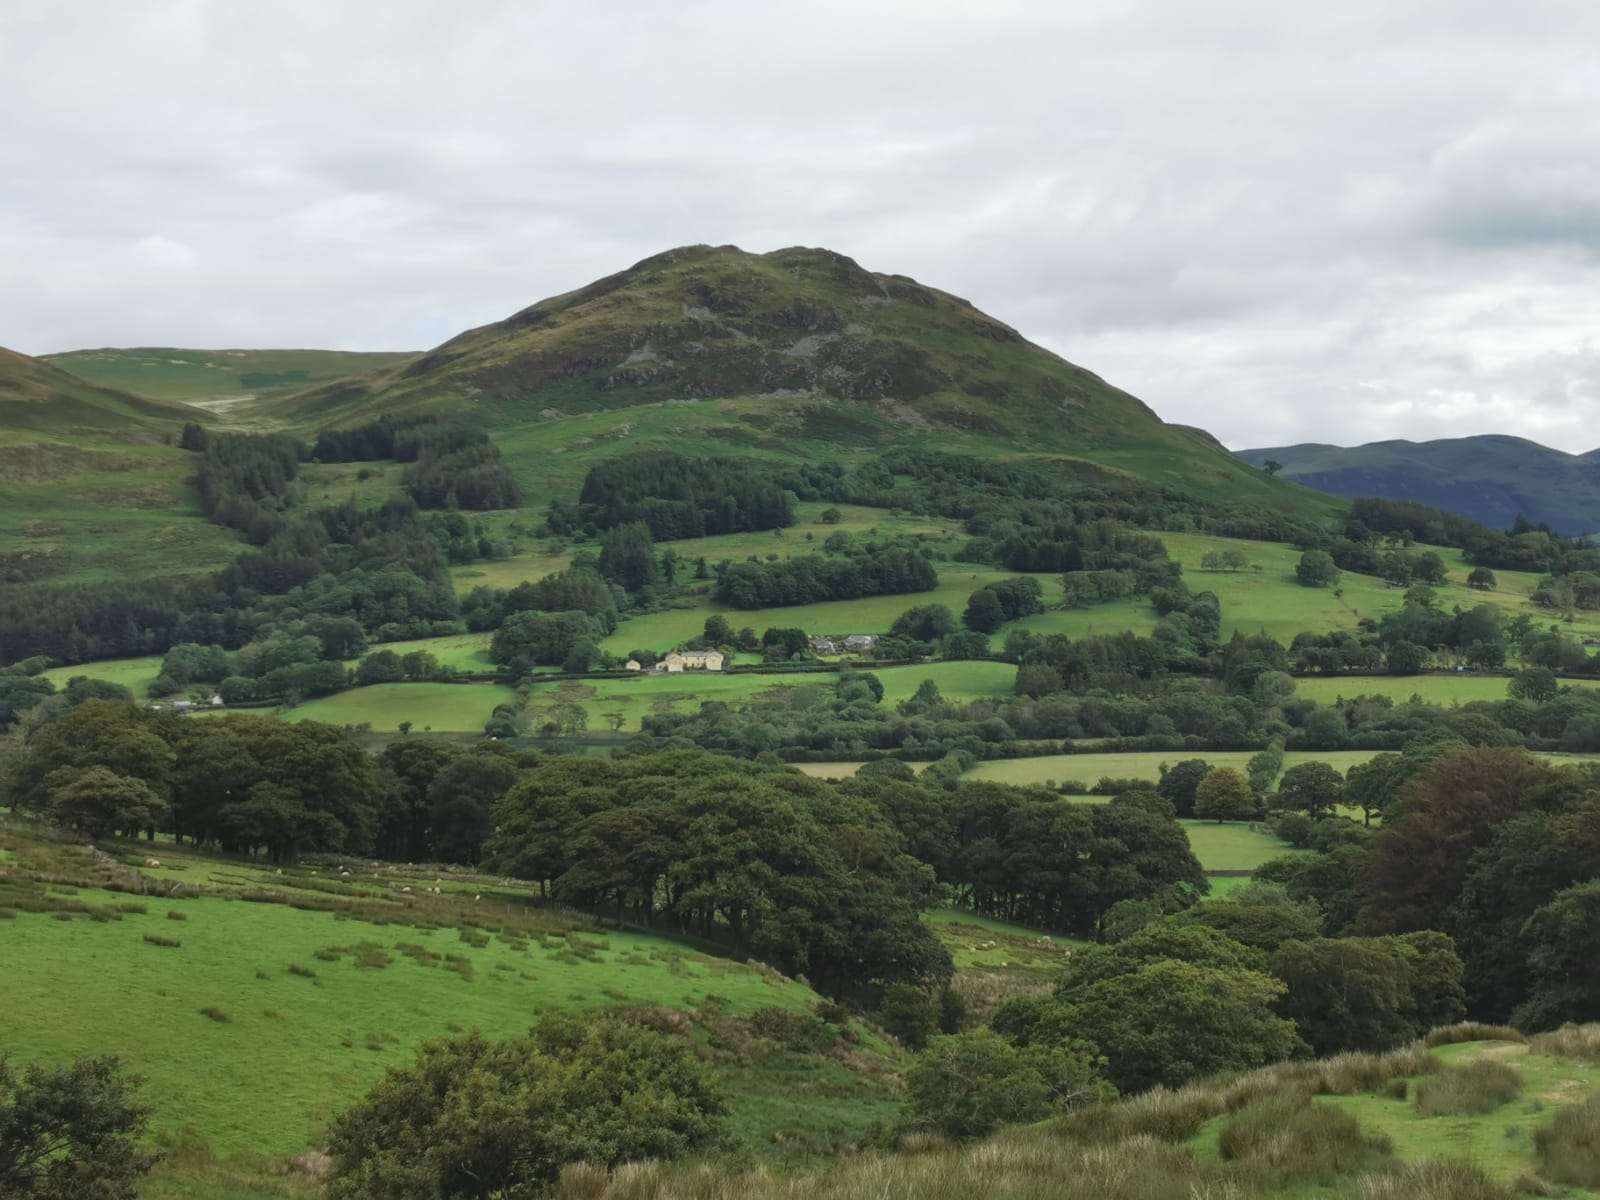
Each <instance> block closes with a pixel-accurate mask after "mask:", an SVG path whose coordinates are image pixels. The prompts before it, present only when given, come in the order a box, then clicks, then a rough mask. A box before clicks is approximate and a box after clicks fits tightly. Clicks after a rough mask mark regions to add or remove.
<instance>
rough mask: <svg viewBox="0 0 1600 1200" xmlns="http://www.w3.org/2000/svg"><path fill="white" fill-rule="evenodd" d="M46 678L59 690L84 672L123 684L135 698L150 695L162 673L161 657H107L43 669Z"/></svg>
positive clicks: (87, 674) (95, 677) (142, 698)
mask: <svg viewBox="0 0 1600 1200" xmlns="http://www.w3.org/2000/svg"><path fill="white" fill-rule="evenodd" d="M43 674H44V677H45V678H46V679H48V680H50V681H51V682H52V683H54V684H55V685H56V688H57V690H59V689H61V688H64V687H66V686H67V681H68V680H70V679H72V678H73V677H74V676H77V675H81V676H84V677H85V678H88V679H100V680H104V681H105V682H106V683H115V684H120V685H121V686H123V687H125V688H127V689H128V690H129V691H130V692H132V693H133V698H134V699H135V700H145V699H148V698H149V696H150V685H151V684H152V683H154V682H155V679H156V676H157V675H159V674H161V659H160V657H159V656H157V655H150V656H149V657H146V658H107V659H103V660H101V661H100V662H91V663H79V664H78V665H77V666H73V667H52V668H50V670H48V671H45V672H43Z"/></svg>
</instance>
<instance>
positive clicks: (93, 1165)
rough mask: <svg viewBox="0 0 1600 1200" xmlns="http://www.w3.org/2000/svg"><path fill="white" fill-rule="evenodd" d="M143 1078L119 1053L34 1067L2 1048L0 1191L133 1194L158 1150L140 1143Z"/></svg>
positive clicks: (118, 1197)
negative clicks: (127, 1071) (9, 1057)
mask: <svg viewBox="0 0 1600 1200" xmlns="http://www.w3.org/2000/svg"><path fill="white" fill-rule="evenodd" d="M139 1082H140V1081H139V1080H138V1079H136V1078H129V1077H127V1076H125V1075H123V1073H122V1065H121V1063H119V1062H118V1061H117V1060H116V1059H115V1058H80V1059H77V1060H76V1061H74V1062H73V1063H72V1065H71V1066H63V1067H44V1066H32V1067H29V1068H27V1069H26V1070H25V1071H23V1072H21V1073H20V1074H19V1073H18V1072H16V1071H14V1070H13V1069H12V1067H11V1065H10V1063H8V1062H7V1061H6V1059H5V1057H4V1056H3V1055H0V1194H4V1195H5V1196H7V1197H18V1198H19V1200H31V1198H34V1197H37V1198H38V1200H65V1198H66V1197H79V1196H84V1197H88V1196H94V1197H100V1198H103V1200H131V1198H132V1197H133V1196H135V1195H136V1194H137V1192H136V1189H137V1186H138V1184H137V1180H138V1179H139V1177H140V1176H142V1175H144V1174H145V1172H147V1171H149V1170H150V1168H151V1166H152V1165H153V1164H154V1163H155V1161H156V1157H157V1156H156V1155H154V1154H150V1153H146V1152H145V1151H144V1150H142V1149H141V1148H140V1146H141V1143H142V1142H143V1141H144V1134H145V1126H146V1117H147V1110H146V1109H145V1108H144V1107H143V1106H142V1105H140V1104H139V1103H138V1102H137V1100H136V1099H135V1095H134V1093H135V1092H136V1090H137V1089H138V1086H139Z"/></svg>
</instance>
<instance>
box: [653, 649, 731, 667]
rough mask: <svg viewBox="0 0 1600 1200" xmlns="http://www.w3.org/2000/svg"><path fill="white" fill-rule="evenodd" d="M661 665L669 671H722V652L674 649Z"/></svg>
mask: <svg viewBox="0 0 1600 1200" xmlns="http://www.w3.org/2000/svg"><path fill="white" fill-rule="evenodd" d="M661 666H662V668H663V669H664V670H666V671H669V672H677V671H720V670H722V654H721V652H720V651H717V650H683V651H679V650H674V651H673V652H672V653H671V654H669V655H667V656H666V657H665V658H663V659H662V660H661Z"/></svg>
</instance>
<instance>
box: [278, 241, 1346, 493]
mask: <svg viewBox="0 0 1600 1200" xmlns="http://www.w3.org/2000/svg"><path fill="white" fill-rule="evenodd" d="M263 411H264V412H267V413H270V414H272V415H273V416H275V417H276V418H278V419H281V420H283V421H285V422H287V423H290V424H293V425H297V426H300V427H305V428H315V427H321V426H329V425H352V424H358V423H361V422H363V421H367V420H370V419H372V418H373V417H374V416H376V415H378V414H382V413H387V414H393V415H408V414H418V413H428V412H449V413H453V414H463V413H465V414H474V415H477V416H478V417H480V418H482V419H483V421H484V422H485V424H486V425H487V426H488V428H489V429H490V430H491V431H492V432H493V434H494V436H495V440H496V441H497V442H499V443H500V445H501V449H502V451H503V452H504V453H505V454H506V456H507V458H508V459H509V460H510V462H511V463H512V466H513V469H514V470H516V471H517V473H518V477H519V482H522V483H523V485H524V487H525V489H526V491H527V492H528V494H529V498H530V500H531V501H532V502H533V503H536V504H537V503H539V502H542V501H543V500H545V499H548V498H549V497H551V496H554V495H561V494H567V495H570V494H571V493H572V492H573V491H575V490H576V487H577V484H578V482H579V481H580V480H581V478H582V475H583V472H584V471H585V470H586V469H587V466H588V464H589V463H591V462H592V461H594V460H596V459H598V458H603V457H610V456H612V455H615V454H618V453H622V452H624V451H628V450H638V449H647V448H656V447H663V448H672V449H676V450H679V451H683V450H685V449H692V450H693V451H694V452H697V453H702V454H712V455H715V454H744V455H753V456H757V457H773V458H778V459H785V460H793V459H807V458H809V459H816V460H838V459H839V458H841V457H849V456H852V455H862V454H866V453H871V452H875V451H881V450H882V449H885V448H887V447H890V446H907V445H928V446H936V447H937V448H939V449H942V450H948V451H952V452H956V453H968V454H978V455H981V456H986V457H1015V456H1019V455H1050V456H1054V457H1060V458H1069V459H1075V460H1079V461H1080V462H1081V464H1082V469H1083V470H1084V471H1085V472H1092V471H1093V470H1094V469H1095V467H1099V468H1102V469H1110V470H1112V471H1117V472H1126V473H1129V474H1132V475H1135V476H1138V477H1140V478H1142V479H1145V480H1148V481H1150V482H1153V483H1158V484H1163V485H1172V486H1175V487H1178V488H1181V489H1183V490H1185V491H1188V492H1191V493H1194V494H1196V495H1200V496H1203V497H1209V498H1215V499H1217V500H1226V501H1227V502H1228V503H1230V504H1234V505H1241V506H1242V505H1247V504H1258V505H1263V506H1267V507H1271V508H1275V509H1278V510H1280V511H1291V512H1296V513H1301V514H1304V515H1308V516H1313V517H1314V516H1317V515H1322V514H1326V513H1328V512H1330V511H1332V509H1333V508H1334V507H1335V506H1333V505H1330V504H1328V503H1327V502H1326V501H1323V500H1320V499H1319V498H1317V497H1315V496H1314V495H1312V494H1309V493H1307V492H1305V491H1303V490H1301V489H1298V488H1294V487H1288V486H1285V485H1284V484H1282V483H1280V482H1276V481H1272V480H1270V479H1267V478H1266V477H1265V476H1264V475H1263V474H1262V473H1260V472H1257V471H1253V470H1250V469H1249V468H1247V467H1245V466H1244V465H1243V464H1241V463H1240V462H1239V461H1238V460H1237V459H1236V458H1234V457H1233V456H1232V455H1231V454H1229V453H1228V452H1227V450H1226V449H1224V448H1223V447H1222V445H1221V444H1220V443H1218V442H1217V441H1216V440H1215V439H1214V438H1212V437H1210V436H1209V435H1208V434H1205V433H1203V432H1201V431H1199V430H1194V429H1190V428H1187V427H1184V426H1178V425H1169V424H1167V423H1165V422H1163V421H1162V420H1161V419H1160V418H1159V417H1158V416H1157V415H1156V414H1155V413H1154V412H1152V411H1151V410H1150V408H1149V407H1147V406H1146V405H1145V404H1144V403H1142V402H1141V401H1139V400H1138V399H1136V398H1135V397H1133V396H1130V395H1129V394H1128V393H1126V392H1123V391H1121V390H1119V389H1117V388H1115V387H1113V386H1112V385H1110V384H1108V383H1107V382H1105V381H1104V380H1103V379H1101V378H1099V377H1098V376H1096V375H1094V374H1092V373H1091V372H1089V371H1086V370H1084V369H1083V368H1081V367H1077V366H1074V365H1073V364H1072V363H1069V362H1067V361H1065V360H1064V359H1062V358H1060V357H1058V356H1057V355H1055V354H1052V353H1051V352H1049V351H1048V350H1045V349H1043V348H1042V347H1040V346H1037V345H1035V344H1033V343H1032V342H1029V341H1028V340H1027V339H1026V338H1024V337H1023V336H1022V335H1021V334H1020V333H1018V332H1017V331H1016V330H1015V329H1012V328H1011V327H1010V326H1008V325H1006V324H1004V323H1002V322H1000V321H998V320H996V319H994V318H993V317H990V316H988V315H986V314H984V313H982V312H980V311H978V310H977V309H976V308H974V307H973V306H972V305H971V304H969V303H967V302H966V301H965V300H962V299H960V298H958V297H956V296H952V295H950V294H948V293H946V292H942V291H939V290H937V289H936V288H931V287H927V286H924V285H923V284H920V283H918V282H916V281H915V280H912V279H909V278H907V277H905V276H903V275H884V274H878V273H874V272H871V271H867V270H865V269H863V268H862V267H860V266H858V265H857V264H856V263H855V262H853V261H852V260H850V259H849V258H846V257H844V256H843V255H840V254H835V253H833V252H832V251H828V250H818V249H805V248H791V249H787V250H777V251H774V252H772V253H770V254H750V253H746V252H744V251H742V250H739V249H737V248H736V247H732V246H717V247H713V246H689V247H683V248H680V249H676V250H669V251H667V252H666V253H663V254H658V255H655V256H654V257H652V258H647V259H645V260H644V261H642V262H640V263H637V264H636V265H634V266H633V267H630V268H629V269H628V270H626V271H622V272H620V273H618V274H615V275H610V276H607V277H606V278H604V279H601V280H598V281H596V282H595V283H592V284H590V285H588V286H587V287H584V288H580V289H578V290H577V291H573V292H568V293H566V294H565V295H560V296H555V297H552V298H550V299H547V300H542V301H540V302H539V303H537V304H534V305H533V306H531V307H529V308H526V309H524V310H522V311H521V312H519V313H516V314H514V315H513V316H510V317H508V318H507V319H505V320H504V321H499V322H496V323H495V324H492V325H486V326H483V327H482V328H479V329H472V330H468V331H467V332H465V333H462V334H460V335H458V336H457V337H454V338H452V339H450V340H449V341H447V342H445V343H444V344H443V345H441V346H438V347H436V348H435V349H434V350H432V351H430V352H428V353H427V354H424V355H422V356H421V357H420V358H417V359H415V360H414V361H411V362H408V363H406V364H403V365H399V366H395V367H391V368H390V369H388V370H386V371H382V372H379V373H376V374H372V375H368V376H364V377H362V378H359V379H350V380H344V381H340V382H337V383H331V384H326V385H324V386H322V387H317V388H311V389H308V390H305V391H303V392H300V393H297V394H295V395H292V396H287V397H284V398H282V399H281V400H278V401H274V402H272V403H270V404H269V405H265V406H263Z"/></svg>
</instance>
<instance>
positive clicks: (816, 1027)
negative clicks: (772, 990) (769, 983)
mask: <svg viewBox="0 0 1600 1200" xmlns="http://www.w3.org/2000/svg"><path fill="white" fill-rule="evenodd" d="M749 1022H750V1031H751V1032H752V1033H754V1034H756V1035H757V1036H758V1037H764V1038H766V1039H767V1040H768V1041H770V1042H777V1043H778V1045H780V1046H782V1047H783V1048H784V1049H785V1050H792V1051H795V1052H796V1053H799V1054H816V1053H819V1052H820V1051H823V1050H826V1049H827V1048H828V1047H829V1046H831V1045H833V1043H834V1042H836V1041H838V1040H839V1032H838V1030H836V1029H835V1028H834V1027H833V1026H832V1025H830V1024H828V1022H826V1021H824V1020H823V1019H822V1018H821V1017H814V1016H811V1015H810V1014H808V1013H797V1012H791V1011H790V1010H789V1009H787V1008H778V1007H776V1006H769V1007H767V1008H758V1009H756V1011H755V1012H753V1013H751V1014H750V1016H749Z"/></svg>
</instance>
